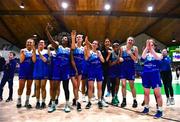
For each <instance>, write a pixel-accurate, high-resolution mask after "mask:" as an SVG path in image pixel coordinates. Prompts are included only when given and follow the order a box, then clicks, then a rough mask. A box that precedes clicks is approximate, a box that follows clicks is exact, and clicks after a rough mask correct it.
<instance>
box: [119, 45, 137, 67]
mask: <svg viewBox="0 0 180 122" xmlns="http://www.w3.org/2000/svg"><path fill="white" fill-rule="evenodd" d="M126 50H127V49H126V46H122V58H123V59H124V61H123V62H122V67H123V68H127V67H128V69H130V70H135V62H134V60H133V59H132V58H131V56H130V55H129V54H128V53H127V52H126ZM131 52H132V53H133V54H134V52H135V47H134V46H133V47H132V48H131Z"/></svg>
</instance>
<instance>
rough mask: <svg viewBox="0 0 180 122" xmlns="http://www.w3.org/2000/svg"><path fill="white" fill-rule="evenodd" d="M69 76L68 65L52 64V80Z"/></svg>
mask: <svg viewBox="0 0 180 122" xmlns="http://www.w3.org/2000/svg"><path fill="white" fill-rule="evenodd" d="M69 78H70V67H69V66H66V65H65V66H59V65H57V66H54V68H53V77H52V80H58V81H63V80H68V79H69Z"/></svg>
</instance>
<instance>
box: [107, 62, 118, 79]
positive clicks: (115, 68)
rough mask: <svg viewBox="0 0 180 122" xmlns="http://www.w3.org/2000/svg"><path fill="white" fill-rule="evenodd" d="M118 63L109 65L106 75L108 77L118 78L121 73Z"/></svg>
mask: <svg viewBox="0 0 180 122" xmlns="http://www.w3.org/2000/svg"><path fill="white" fill-rule="evenodd" d="M120 70H121V69H120V65H114V66H111V67H109V71H108V76H109V78H119V77H120V75H121V71H120Z"/></svg>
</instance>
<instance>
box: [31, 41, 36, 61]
mask: <svg viewBox="0 0 180 122" xmlns="http://www.w3.org/2000/svg"><path fill="white" fill-rule="evenodd" d="M32 51H33V52H32V61H33V62H34V63H35V62H36V48H35V44H34V43H33V44H32Z"/></svg>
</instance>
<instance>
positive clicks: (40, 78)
mask: <svg viewBox="0 0 180 122" xmlns="http://www.w3.org/2000/svg"><path fill="white" fill-rule="evenodd" d="M33 79H34V80H46V79H48V76H34V78H33Z"/></svg>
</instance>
